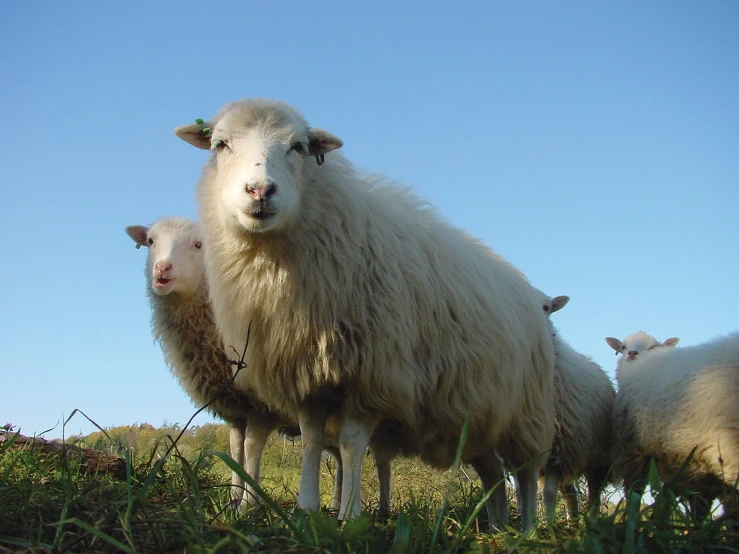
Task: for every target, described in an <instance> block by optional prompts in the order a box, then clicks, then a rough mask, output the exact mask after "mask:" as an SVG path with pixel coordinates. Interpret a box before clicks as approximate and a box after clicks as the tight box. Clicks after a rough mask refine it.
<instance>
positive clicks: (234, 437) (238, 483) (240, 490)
mask: <svg viewBox="0 0 739 554" xmlns="http://www.w3.org/2000/svg"><path fill="white" fill-rule="evenodd" d="M245 431H246V423H245V422H244V421H229V422H228V442H229V448H230V451H231V458H233V460H234V461H235V462H236V463H237V464H239V465H240V466H241V467H244V432H245ZM243 498H244V480H243V479H242V478H241V477H240V476H239V474H238V473H236V472H235V471H232V472H231V507H232V508H233V509H236V508H238V507H239V505H240V504H241V500H242V499H243Z"/></svg>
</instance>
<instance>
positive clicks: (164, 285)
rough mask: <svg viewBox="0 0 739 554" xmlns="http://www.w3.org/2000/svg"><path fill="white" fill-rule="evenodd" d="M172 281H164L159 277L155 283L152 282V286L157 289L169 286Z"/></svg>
mask: <svg viewBox="0 0 739 554" xmlns="http://www.w3.org/2000/svg"><path fill="white" fill-rule="evenodd" d="M172 281H174V279H165V278H164V277H160V278H159V279H157V280H156V281H154V285H155V286H157V287H166V286H167V285H169V284H170V283H171V282H172Z"/></svg>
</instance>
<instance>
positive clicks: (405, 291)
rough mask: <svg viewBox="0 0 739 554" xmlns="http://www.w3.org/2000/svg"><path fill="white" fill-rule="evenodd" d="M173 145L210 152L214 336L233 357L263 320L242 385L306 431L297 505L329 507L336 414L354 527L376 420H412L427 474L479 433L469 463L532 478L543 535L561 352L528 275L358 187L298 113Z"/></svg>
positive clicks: (430, 215) (269, 112)
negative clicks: (323, 468) (545, 474)
mask: <svg viewBox="0 0 739 554" xmlns="http://www.w3.org/2000/svg"><path fill="white" fill-rule="evenodd" d="M175 132H176V134H177V135H178V136H179V137H181V138H182V139H184V140H185V141H187V142H189V143H191V144H193V145H194V146H197V147H199V148H202V149H206V150H212V152H213V153H212V156H211V157H210V159H209V161H208V162H207V163H206V165H205V167H204V170H203V173H202V176H201V179H200V183H199V185H198V191H197V201H198V204H199V215H200V221H201V224H202V226H203V230H204V233H205V237H206V240H207V243H208V249H207V251H206V272H207V275H208V280H209V283H210V293H211V300H212V302H213V306H214V310H215V315H216V322H217V325H218V328H219V329H220V331H221V333H222V335H223V337H224V343H225V344H226V345H227V346H231V345H239V344H243V342H244V340H245V337H246V332H247V326H248V325H249V323H250V322H251V324H252V327H251V329H252V335H251V336H252V342H251V344H250V348H249V351H248V352H247V354H246V357H247V362H248V367H249V371H247V372H242V373H241V374H240V375H239V377H238V380H239V386H240V387H241V388H243V389H245V390H249V391H252V392H253V393H254V394H255V395H256V396H257V397H258V398H260V399H261V400H263V401H264V402H265V403H267V405H269V406H270V407H271V408H273V409H276V410H280V411H284V412H286V413H290V414H293V415H294V416H295V417H296V418H297V419H298V421H299V423H300V429H301V433H302V445H303V466H302V473H301V483H300V493H299V496H298V505H299V506H300V507H302V508H305V509H311V510H315V509H317V508H318V467H319V461H320V450H321V448H322V444H323V435H324V422H325V420H326V417H327V414H330V413H336V414H337V415H338V417H339V419H340V430H339V448H340V453H341V458H342V460H343V461H344V480H343V491H344V494H343V495H342V502H341V509H340V512H339V517H340V518H347V517H353V516H355V515H357V514H358V513H359V510H360V499H359V484H360V469H361V463H362V454H363V453H364V451H365V449H366V447H367V444H368V442H369V441H370V437H371V436H372V434H373V431H374V430H375V427H376V426H377V425H378V423H379V422H381V421H384V420H397V421H399V422H400V423H401V425H403V426H404V427H405V428H407V429H409V430H410V433H411V434H412V435H413V437H414V441H417V445H418V447H419V448H418V449H419V451H420V452H421V455H422V458H423V459H425V460H426V461H429V462H431V463H433V464H434V465H436V466H447V467H448V466H449V465H450V464H451V463H452V461H453V459H454V456H455V452H456V449H457V445H458V441H459V438H460V433H461V430H462V428H463V424H464V422H465V419H466V418H469V438H468V440H467V442H466V444H465V448H464V459H465V460H466V461H470V462H472V463H473V465H474V462H475V461H476V460H478V465H480V466H485V465H488V464H487V462H490V460H493V458H495V456H494V452H495V451H500V452H501V454H504V455H505V457H506V459H507V460H508V461H512V462H513V463H514V465H515V466H516V467H518V466H524V465H525V464H528V465H527V466H526V467H525V468H524V469H522V470H521V473H520V475H519V478H520V479H521V480H522V488H523V490H524V493H523V498H524V503H523V505H522V512H523V525H524V527H525V528H528V527H530V525H531V524H532V519H533V515H534V513H535V506H536V476H537V475H538V472H539V467H540V465H541V464H542V463H543V456H542V454H543V453H545V452H547V451H548V450H549V448H550V446H551V442H552V435H553V421H552V413H553V407H552V401H553V400H552V398H553V393H552V371H553V358H554V354H553V346H552V340H551V337H550V335H549V329H548V324H547V321H546V318H545V317H544V314H543V313H542V310H541V303H540V300H541V297H540V293H538V291H536V290H535V289H534V288H533V287H532V286H531V285H530V283H529V282H528V281H527V279H526V278H525V277H524V276H523V274H521V273H520V272H519V271H518V270H517V269H515V268H514V267H513V266H511V265H510V264H509V263H507V262H506V261H504V260H503V259H501V258H500V257H499V256H498V255H496V254H495V253H494V252H492V251H491V250H490V249H488V248H487V247H485V246H484V245H483V244H481V243H480V242H479V241H478V240H475V239H473V238H471V237H470V236H468V235H467V234H465V233H464V232H462V231H460V230H458V229H456V228H454V227H452V226H450V225H449V224H448V223H447V222H446V221H444V220H443V219H442V218H441V217H439V216H438V215H437V214H436V213H435V211H434V210H432V209H431V208H430V207H429V206H428V205H427V204H425V203H424V202H422V201H420V200H419V199H418V198H417V197H415V196H414V195H413V194H411V193H410V192H409V191H408V190H407V189H404V188H402V187H399V186H397V185H395V184H388V183H384V182H383V181H382V179H380V178H378V177H372V176H368V175H363V174H360V173H359V172H358V171H357V170H356V169H354V168H353V166H352V165H351V164H350V163H349V162H348V161H346V159H344V158H343V156H342V155H341V154H339V153H336V152H332V151H334V150H336V149H338V148H340V147H341V146H342V141H341V140H340V139H338V138H337V137H335V136H334V135H332V134H330V133H328V132H326V131H323V130H321V129H317V128H313V127H309V126H308V124H307V123H306V121H305V119H304V118H303V117H302V116H301V115H299V114H298V113H297V112H296V111H295V110H294V109H293V108H291V107H290V106H288V105H287V104H284V103H281V102H275V101H269V100H244V101H240V102H235V103H232V104H229V105H227V106H226V107H225V108H224V110H223V111H222V112H221V113H220V114H219V115H218V116H217V117H216V118H215V120H214V121H213V122H208V123H195V124H192V125H185V126H182V127H179V128H178V129H176V130H175ZM252 346H253V348H252ZM479 460H485V461H486V463H482V462H479ZM490 463H491V464H493V465H494V462H490ZM483 469H485V468H484V467H483ZM497 471H498V469H497V468H493V469H491V470H490V471H489V474H490V475H496V476H497ZM500 476H501V477H502V470H500ZM491 479H492V478H491ZM489 481H490V479H488V482H489ZM483 482H484V483H485V482H486V478H485V477H483ZM347 493H349V494H347ZM502 494H503V496H504V495H505V493H504V492H503V493H502ZM493 504H494V505H497V506H498V507H499V506H500V504H501V501H500V499H499V498H498V501H497V504H496V502H495V501H494V503H493Z"/></svg>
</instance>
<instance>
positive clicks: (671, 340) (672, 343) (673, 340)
mask: <svg viewBox="0 0 739 554" xmlns="http://www.w3.org/2000/svg"><path fill="white" fill-rule="evenodd" d="M679 341H680V339H679V338H678V337H670V338H669V339H667V340H666V341H664V342H663V343H662V346H675V345H676V344H677V343H678V342H679Z"/></svg>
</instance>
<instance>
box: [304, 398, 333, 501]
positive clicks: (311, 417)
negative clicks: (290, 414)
mask: <svg viewBox="0 0 739 554" xmlns="http://www.w3.org/2000/svg"><path fill="white" fill-rule="evenodd" d="M298 423H299V425H300V435H301V443H302V445H303V464H302V467H301V470H300V492H299V493H298V507H299V508H303V509H304V510H311V511H318V508H319V506H320V503H321V493H320V488H319V477H320V472H321V452H323V446H324V443H325V439H324V434H325V430H326V410H325V409H324V408H322V407H320V406H316V405H311V406H305V407H303V409H301V410H300V412H299V413H298ZM342 503H343V499H342Z"/></svg>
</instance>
